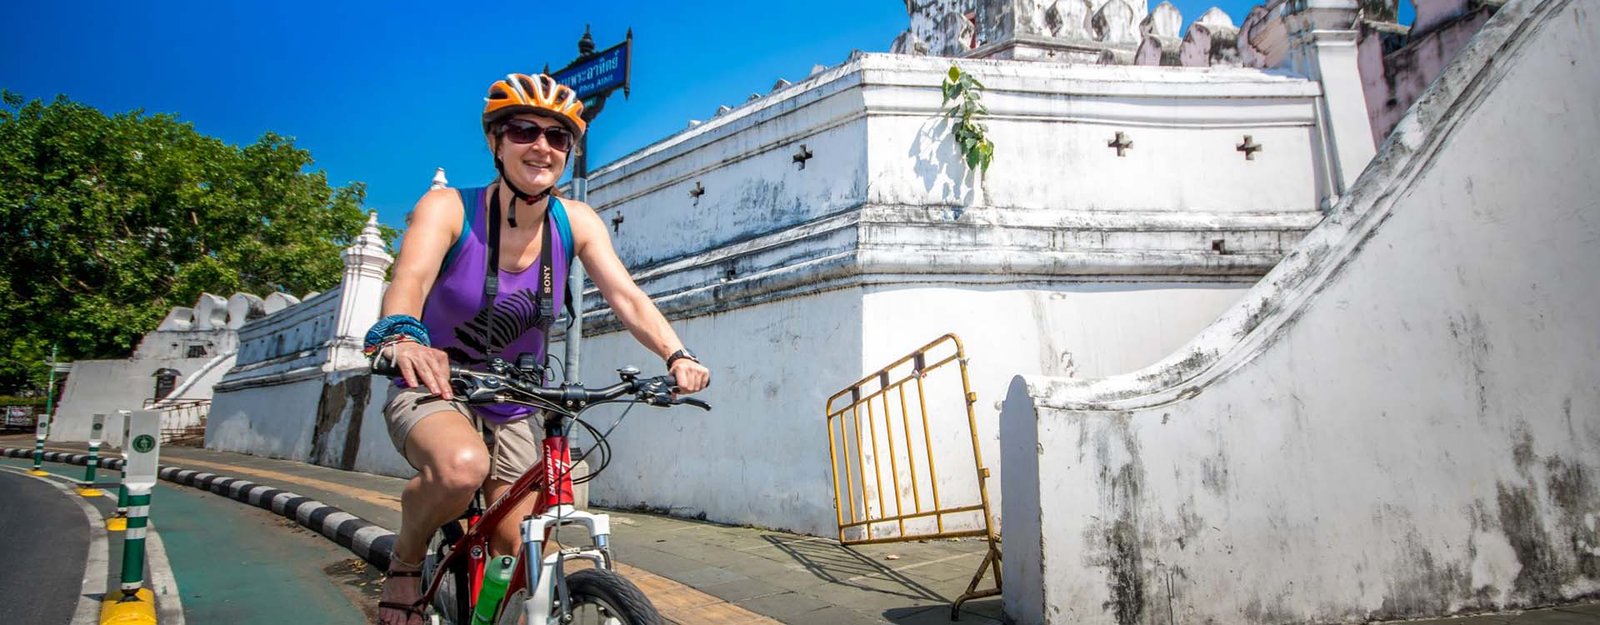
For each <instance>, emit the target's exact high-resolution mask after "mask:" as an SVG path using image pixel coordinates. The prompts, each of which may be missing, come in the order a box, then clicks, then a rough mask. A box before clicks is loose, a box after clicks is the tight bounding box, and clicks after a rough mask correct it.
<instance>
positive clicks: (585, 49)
mask: <svg viewBox="0 0 1600 625" xmlns="http://www.w3.org/2000/svg"><path fill="white" fill-rule="evenodd" d="M591 54H594V36H593V35H590V34H589V25H588V24H584V25H583V38H582V39H579V40H578V56H580V57H583V56H589V55H591Z"/></svg>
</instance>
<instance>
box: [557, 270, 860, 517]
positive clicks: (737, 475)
mask: <svg viewBox="0 0 1600 625" xmlns="http://www.w3.org/2000/svg"><path fill="white" fill-rule="evenodd" d="M861 310H862V297H861V290H860V289H840V290H835V291H828V292H826V293H820V294H816V295H810V296H806V297H798V298H791V299H785V300H780V301H775V302H770V303H765V304H761V305H758V306H751V307H748V308H741V309H738V310H735V311H731V312H726V313H720V314H713V315H706V316H700V317H695V318H692V319H686V320H679V321H675V322H674V323H673V327H674V329H675V330H677V332H678V336H679V337H680V338H682V339H683V341H684V343H686V344H688V345H690V346H692V347H693V348H694V349H695V351H696V353H697V354H698V355H699V356H700V357H701V358H702V359H703V360H704V361H705V362H706V363H707V364H708V365H709V366H710V367H711V368H712V371H713V374H712V375H713V377H712V381H711V387H710V388H709V389H707V390H705V391H703V392H701V393H700V394H698V395H697V397H699V398H701V399H704V400H705V401H707V402H710V403H711V405H712V407H713V410H712V411H711V412H702V411H700V410H699V409H696V408H693V407H688V406H680V407H674V408H672V409H667V410H663V409H659V408H651V407H649V406H639V407H636V408H634V409H633V411H632V413H631V414H629V415H628V416H627V418H626V420H624V421H623V422H622V424H621V425H620V426H618V427H617V429H616V430H615V432H614V433H613V434H612V435H611V436H610V439H609V440H610V441H611V446H612V452H613V454H614V456H615V457H614V458H613V460H612V464H611V467H610V468H608V469H606V472H605V473H604V474H603V475H602V476H601V477H600V478H599V479H598V480H596V481H595V482H592V483H591V484H590V495H589V496H590V501H592V502H594V503H596V504H597V505H611V506H619V507H630V506H636V505H643V506H647V507H649V508H652V509H660V510H664V511H668V512H671V513H672V514H678V515H685V516H694V515H698V514H704V515H705V516H706V518H711V519H715V520H718V521H722V522H728V523H752V524H758V525H762V526H766V527H776V528H783V529H789V530H794V531H801V532H808V533H814V534H826V533H829V532H831V531H833V529H834V515H833V492H832V490H831V488H830V487H829V485H828V484H829V479H830V474H829V470H828V439H827V430H826V428H825V427H824V425H823V419H822V413H823V408H822V401H823V399H825V398H827V396H828V395H831V394H833V393H834V392H835V391H837V390H838V389H839V387H840V386H843V385H844V384H848V383H850V382H853V381H854V377H853V376H855V375H856V372H855V371H852V370H850V369H852V368H853V367H854V366H855V364H856V363H859V362H861V329H862V327H863V326H862V314H861ZM557 353H561V352H559V351H558V352H557ZM624 365H634V366H637V367H639V369H641V370H642V371H643V374H644V375H646V376H652V375H661V374H662V373H664V372H665V368H664V367H663V365H662V363H661V361H660V360H659V359H658V358H657V357H656V356H655V355H654V354H651V353H649V352H648V351H646V350H645V349H644V348H642V347H640V346H639V344H638V343H637V342H636V341H634V339H633V337H632V336H631V335H629V334H628V333H627V332H610V333H607V334H602V335H598V336H586V337H584V343H583V374H584V375H583V379H584V382H585V383H587V384H590V385H596V384H605V383H610V382H612V381H615V380H616V374H615V372H614V371H615V369H616V368H618V367H621V366H624ZM619 413H620V409H615V408H613V407H601V408H597V409H595V410H592V411H590V412H589V414H590V415H593V416H591V417H589V420H590V422H591V423H592V424H594V425H596V426H597V427H599V428H600V429H601V430H602V431H603V430H605V429H606V427H608V426H609V425H610V424H611V423H612V422H614V421H615V420H616V417H615V415H617V414H619ZM581 444H582V445H583V446H584V447H586V448H587V447H590V444H589V443H588V442H587V441H584V442H582V443H581ZM589 464H590V466H591V467H593V466H596V461H595V460H590V463H589Z"/></svg>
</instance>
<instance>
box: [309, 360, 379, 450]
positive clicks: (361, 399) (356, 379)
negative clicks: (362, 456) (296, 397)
mask: <svg viewBox="0 0 1600 625" xmlns="http://www.w3.org/2000/svg"><path fill="white" fill-rule="evenodd" d="M371 394H372V376H370V375H366V374H362V375H353V376H350V377H347V378H345V379H343V380H340V381H339V382H334V383H331V384H329V383H324V384H323V385H322V398H321V399H320V400H318V402H317V422H316V426H315V429H314V430H313V431H312V434H311V459H312V461H314V462H316V463H317V464H320V465H323V466H328V467H337V468H340V469H344V470H346V471H349V470H353V469H354V468H355V462H356V456H357V452H358V451H359V450H360V449H361V421H362V417H363V416H364V413H365V412H366V406H367V400H368V398H369V396H370V395H371ZM346 415H348V417H349V419H348V423H347V424H346V426H345V428H344V431H343V434H344V436H343V437H342V438H340V437H338V436H336V435H335V432H334V430H335V429H336V428H337V426H338V425H339V423H340V422H341V421H345V420H346V419H345V417H346ZM334 444H339V445H340V447H339V449H338V450H337V454H335V453H334V452H335V450H333V449H332V446H333V445H334Z"/></svg>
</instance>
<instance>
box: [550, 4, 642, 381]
mask: <svg viewBox="0 0 1600 625" xmlns="http://www.w3.org/2000/svg"><path fill="white" fill-rule="evenodd" d="M632 71H633V29H632V28H630V29H628V37H627V39H625V40H623V42H622V43H619V44H617V45H615V46H612V47H610V48H607V49H605V50H602V51H599V52H595V47H594V37H593V36H592V35H590V34H589V28H588V27H587V26H585V27H584V29H583V37H582V38H580V39H578V58H577V59H575V60H573V61H572V62H571V63H569V64H567V66H566V67H563V68H561V69H560V70H558V71H556V72H554V73H552V72H550V71H549V69H548V67H547V68H546V70H545V73H546V74H550V75H551V76H552V77H553V78H555V79H556V82H559V83H561V84H563V85H567V86H568V87H570V88H572V89H573V90H574V91H576V92H577V94H578V97H579V98H582V99H583V119H584V121H585V122H589V124H590V125H589V129H590V130H593V129H594V125H593V122H594V119H595V118H596V117H598V116H599V115H600V110H601V109H603V108H605V103H606V96H607V95H608V94H610V93H611V92H612V91H615V90H617V89H619V88H620V89H622V94H623V96H624V97H626V96H627V95H628V93H629V91H628V89H629V84H628V81H629V79H630V77H631V76H632ZM573 161H574V162H573V165H572V196H573V198H572V199H574V200H577V201H579V202H588V201H589V134H588V133H584V136H583V137H582V138H581V139H579V140H578V149H577V153H576V155H575V156H574V157H573ZM583 281H584V275H583V264H582V263H580V262H578V261H577V259H576V258H574V259H573V263H572V266H571V267H569V268H568V269H567V293H568V294H570V295H571V296H572V320H571V323H569V324H568V325H567V336H566V344H567V359H566V367H565V372H566V381H567V382H571V383H579V382H581V381H582V372H583V359H582V344H583Z"/></svg>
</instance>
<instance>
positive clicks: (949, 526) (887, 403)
mask: <svg viewBox="0 0 1600 625" xmlns="http://www.w3.org/2000/svg"><path fill="white" fill-rule="evenodd" d="M950 364H955V365H956V366H955V367H946V365H950ZM957 373H959V376H960V380H959V384H960V394H959V395H956V394H954V393H952V392H949V391H945V388H947V387H953V386H954V384H955V382H954V381H949V382H947V381H946V380H947V379H950V378H953V377H954V376H955V374H957ZM908 387H909V388H910V391H909V392H908ZM930 390H931V391H944V393H943V394H942V395H934V396H933V397H932V399H933V401H932V402H931V406H932V407H931V409H930V401H929V400H930V395H929V394H928V393H929V391H930ZM910 396H914V397H910ZM977 400H978V398H977V394H975V393H973V392H972V384H971V382H970V380H969V378H968V376H967V356H966V351H965V349H963V347H962V344H961V339H960V338H958V337H957V336H956V335H954V334H946V335H944V336H941V337H939V338H938V339H935V340H934V341H933V342H931V343H928V344H927V345H924V346H922V348H920V349H918V350H916V351H914V352H912V353H910V354H907V355H906V356H905V357H903V358H900V359H899V360H896V361H894V362H893V363H891V364H890V365H889V366H887V367H884V368H883V369H880V370H878V371H877V372H876V373H873V374H872V375H868V376H867V377H864V378H862V379H861V380H860V381H858V382H856V383H855V384H852V385H850V386H848V387H845V388H844V390H841V391H839V392H838V393H835V394H834V395H833V396H832V397H829V398H828V403H827V407H826V410H827V422H828V457H829V459H830V460H831V461H832V462H831V463H830V464H831V465H832V467H833V493H834V502H833V506H834V511H835V514H836V515H837V517H838V521H839V542H840V543H842V544H845V545H866V544H874V543H890V542H901V541H909V540H924V539H930V538H959V537H967V536H982V537H984V538H985V539H987V540H988V543H989V545H988V547H989V549H988V553H987V554H986V555H985V556H984V559H983V563H982V564H980V565H979V566H978V572H977V573H976V574H974V575H973V576H972V583H970V584H968V585H967V591H966V593H964V594H962V595H961V597H959V598H957V599H956V601H955V604H954V605H953V606H951V609H950V613H951V618H957V616H958V615H959V613H960V610H961V604H962V603H964V602H966V601H967V600H968V599H976V598H979V597H992V596H994V595H998V594H1000V534H999V533H998V532H996V531H995V530H994V515H993V514H991V513H990V509H989V491H988V488H987V487H986V483H987V481H988V478H989V470H988V469H987V468H984V466H983V453H982V451H981V450H980V448H979V445H978V423H977V416H976V415H975V414H974V413H973V409H972V407H973V405H974V403H976V402H977ZM954 404H959V406H960V407H956V406H954ZM962 408H964V409H965V411H966V420H967V434H968V438H969V439H970V441H971V444H972V465H971V466H972V468H973V471H974V472H973V473H972V474H971V475H972V477H974V478H976V479H975V481H969V480H968V479H966V476H965V475H962V474H961V472H959V471H954V470H953V469H959V468H960V467H961V465H964V464H965V459H964V458H960V457H959V451H960V450H959V449H956V450H955V452H956V453H950V454H941V453H936V448H938V449H939V450H941V451H942V450H943V449H944V448H942V447H940V446H939V445H938V443H940V442H941V441H940V437H941V435H944V434H948V433H950V432H955V431H956V428H954V427H951V426H952V425H953V422H952V421H953V419H952V418H951V417H952V415H950V414H949V413H951V412H957V411H960V410H961V409H962ZM930 410H931V412H930ZM956 443H959V441H956ZM945 445H952V443H951V442H948V441H946V442H945ZM955 446H956V447H958V448H959V447H960V445H959V444H955ZM941 471H943V472H944V475H945V479H944V480H943V486H945V488H943V489H941V480H940V474H941ZM885 473H887V476H886V475H885ZM886 479H887V484H886V482H885V480H886ZM886 485H887V486H888V487H889V488H888V489H885V486H886ZM950 486H956V487H957V488H958V489H959V490H960V491H961V492H959V493H957V496H956V497H954V498H952V497H951V496H950V493H942V492H941V490H949V488H948V487H950ZM972 486H975V487H976V488H971V487H972ZM961 487H967V488H961ZM973 490H975V491H976V492H975V493H973V492H971V491H973ZM907 504H909V506H908V505H907ZM891 505H892V510H891ZM990 567H993V569H994V582H995V587H994V588H990V589H985V590H977V588H978V582H980V581H982V579H983V575H984V571H986V570H988V569H989V568H990Z"/></svg>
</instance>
